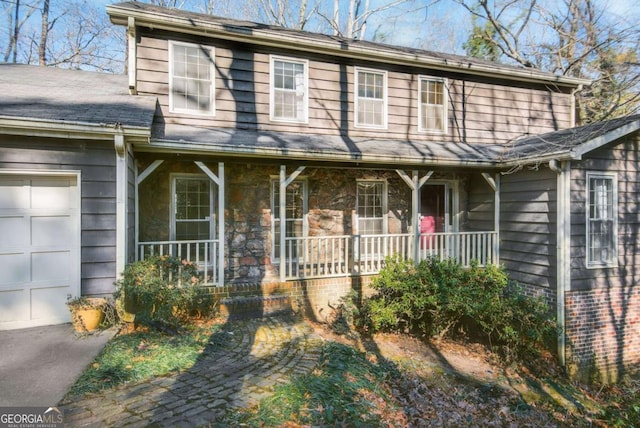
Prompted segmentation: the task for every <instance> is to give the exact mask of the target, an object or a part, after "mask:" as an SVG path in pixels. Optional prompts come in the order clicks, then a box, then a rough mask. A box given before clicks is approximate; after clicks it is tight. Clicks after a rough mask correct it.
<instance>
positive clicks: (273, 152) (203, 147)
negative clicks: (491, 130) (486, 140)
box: [136, 139, 500, 169]
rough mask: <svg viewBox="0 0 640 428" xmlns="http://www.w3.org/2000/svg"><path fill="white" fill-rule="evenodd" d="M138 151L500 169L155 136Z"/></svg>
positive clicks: (491, 165)
mask: <svg viewBox="0 0 640 428" xmlns="http://www.w3.org/2000/svg"><path fill="white" fill-rule="evenodd" d="M136 151H139V152H145V153H171V154H175V153H182V154H191V155H209V156H234V157H243V158H257V159H273V160H282V159H287V160H297V161H313V162H339V163H354V164H391V165H396V166H398V165H404V166H414V167H427V166H439V167H473V168H492V169H495V168H498V167H499V166H500V165H497V164H496V163H495V162H492V161H489V160H453V159H441V158H424V157H415V156H412V157H404V156H385V155H376V154H357V155H356V154H353V153H336V152H327V151H310V150H302V149H295V148H293V149H292V148H287V149H281V148H270V147H241V146H233V147H230V146H228V145H224V144H215V143H211V142H207V143H206V144H203V143H199V142H190V141H183V140H181V141H174V140H164V139H152V140H151V142H150V143H149V144H145V145H143V146H136Z"/></svg>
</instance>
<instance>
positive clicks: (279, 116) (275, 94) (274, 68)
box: [270, 57, 309, 122]
mask: <svg viewBox="0 0 640 428" xmlns="http://www.w3.org/2000/svg"><path fill="white" fill-rule="evenodd" d="M307 68H308V66H307V62H306V61H300V60H292V59H288V58H280V57H271V97H270V98H271V100H270V101H271V120H281V121H291V122H307V110H308V107H307V106H308V103H309V91H308V76H307Z"/></svg>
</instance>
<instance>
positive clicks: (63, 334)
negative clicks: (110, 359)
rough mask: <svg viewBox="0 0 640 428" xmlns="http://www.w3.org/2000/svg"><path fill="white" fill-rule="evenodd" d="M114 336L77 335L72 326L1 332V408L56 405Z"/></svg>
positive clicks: (103, 334)
mask: <svg viewBox="0 0 640 428" xmlns="http://www.w3.org/2000/svg"><path fill="white" fill-rule="evenodd" d="M113 334H114V332H113V331H103V332H99V333H96V334H90V335H77V334H76V333H75V332H74V330H73V327H72V326H71V324H61V325H54V326H46V327H34V328H27V329H21V330H9V331H0V407H3V406H42V407H48V406H56V405H57V404H58V403H59V402H60V400H61V399H62V397H63V396H64V395H65V393H66V392H67V390H68V389H69V387H70V386H71V385H72V384H73V383H74V382H75V381H76V379H77V378H78V376H80V374H81V373H82V371H83V370H84V369H85V367H86V366H87V365H88V364H89V363H90V362H91V361H92V360H93V358H94V357H95V356H96V355H97V354H98V352H100V350H101V349H102V348H103V347H104V345H105V344H106V343H107V341H108V340H109V339H110V338H111V337H112V336H113Z"/></svg>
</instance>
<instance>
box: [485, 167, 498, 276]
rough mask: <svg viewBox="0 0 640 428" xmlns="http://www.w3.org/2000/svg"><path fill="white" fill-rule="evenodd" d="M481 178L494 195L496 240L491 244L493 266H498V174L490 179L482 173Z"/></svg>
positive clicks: (486, 174)
mask: <svg viewBox="0 0 640 428" xmlns="http://www.w3.org/2000/svg"><path fill="white" fill-rule="evenodd" d="M482 176H483V177H484V179H485V181H486V182H487V184H489V186H491V188H492V189H493V194H494V203H493V230H494V232H495V233H496V238H495V241H494V242H493V264H494V265H498V264H500V173H497V174H496V175H495V176H493V177H491V176H490V175H489V174H488V173H486V172H483V173H482Z"/></svg>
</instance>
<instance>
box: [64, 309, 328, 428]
mask: <svg viewBox="0 0 640 428" xmlns="http://www.w3.org/2000/svg"><path fill="white" fill-rule="evenodd" d="M212 341H213V344H212V346H209V347H208V348H207V349H206V350H205V352H204V353H203V354H202V357H201V358H200V360H199V361H198V362H197V363H196V364H195V365H194V366H193V367H192V368H190V369H189V370H186V371H184V372H181V373H176V374H172V375H169V376H165V377H160V378H155V379H152V380H149V381H145V382H140V383H134V384H127V385H124V386H122V387H119V388H115V389H110V390H107V391H103V392H101V393H98V394H93V395H90V396H86V397H84V399H82V400H79V401H78V400H76V401H67V402H63V403H61V405H60V406H59V408H60V409H61V410H63V411H64V415H65V422H66V423H67V426H71V427H76V426H92V427H93V426H96V427H98V426H100V427H102V426H128V427H129V426H130V427H138V426H140V427H142V426H149V425H153V426H180V427H184V426H203V425H204V426H207V425H209V424H210V423H212V422H213V423H214V424H215V422H214V421H215V419H216V417H217V416H220V415H221V414H223V413H224V412H226V411H228V410H229V409H233V408H239V407H246V406H250V405H253V404H257V403H258V401H259V400H260V399H261V398H263V397H265V396H267V395H269V394H270V393H271V392H272V391H273V388H274V386H276V385H277V384H278V383H284V382H286V381H287V380H288V379H289V377H290V376H291V375H294V374H304V373H307V372H309V371H311V370H312V369H313V368H314V366H315V364H316V362H317V360H318V357H319V356H320V348H321V343H322V340H321V339H320V337H319V336H318V335H316V334H315V333H314V332H313V331H312V329H311V328H310V327H309V326H308V325H307V324H305V323H304V321H301V320H296V319H293V318H291V317H287V316H278V317H269V318H262V319H246V320H237V321H231V322H228V323H227V324H225V325H224V327H223V328H222V331H221V332H219V333H216V334H215V335H214V337H213V338H212Z"/></svg>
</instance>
